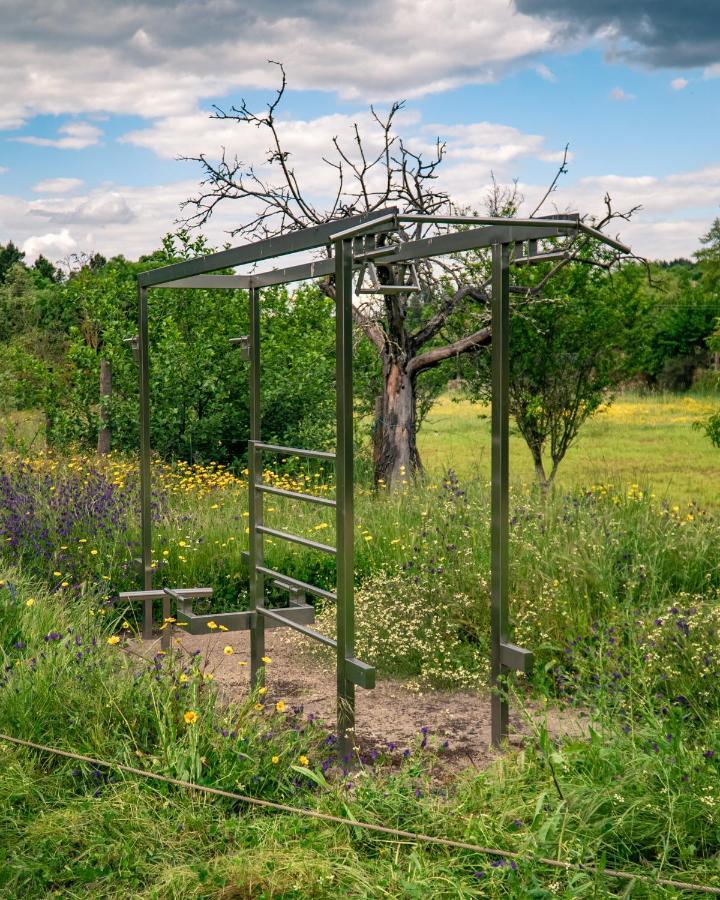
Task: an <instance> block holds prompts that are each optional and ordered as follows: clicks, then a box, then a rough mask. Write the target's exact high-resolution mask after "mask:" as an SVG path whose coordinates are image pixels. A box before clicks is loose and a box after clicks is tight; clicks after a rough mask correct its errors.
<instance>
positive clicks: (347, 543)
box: [335, 240, 355, 761]
mask: <svg viewBox="0 0 720 900" xmlns="http://www.w3.org/2000/svg"><path fill="white" fill-rule="evenodd" d="M352 301H353V280H352V240H338V241H336V242H335V329H336V331H335V353H336V363H335V372H336V378H335V380H336V396H337V401H336V418H337V440H336V448H335V454H336V467H335V469H336V471H335V479H336V489H335V496H336V502H337V506H336V510H335V528H336V537H335V540H336V545H335V546H336V550H337V553H336V563H337V584H336V589H337V730H338V750H339V753H340V756H341V758H347V759H348V761H349V759H350V757H351V756H352V753H353V749H354V747H355V685H354V684H353V682H351V681H350V680H349V679H348V677H347V662H346V661H347V659H348V658H349V657H353V656H354V655H355V598H354V589H355V584H354V582H355V547H354V515H353V474H354V473H353V369H352V355H353V334H352Z"/></svg>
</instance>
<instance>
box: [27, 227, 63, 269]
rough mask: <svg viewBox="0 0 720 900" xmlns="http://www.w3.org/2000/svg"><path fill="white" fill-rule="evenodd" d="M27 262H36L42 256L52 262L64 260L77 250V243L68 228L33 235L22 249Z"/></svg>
mask: <svg viewBox="0 0 720 900" xmlns="http://www.w3.org/2000/svg"><path fill="white" fill-rule="evenodd" d="M21 249H22V250H23V251H24V253H25V258H26V261H27V262H29V263H32V262H34V261H35V260H36V259H37V258H38V256H40V254H42V255H43V256H45V257H47V258H48V259H50V260H51V261H55V260H59V259H62V258H63V257H64V256H67V255H68V254H70V253H72V252H73V251H74V250H76V249H77V242H76V241H75V239H74V238H73V237H72V236H71V235H70V232H69V231H68V229H67V228H63V229H62V231H59V232H48V233H47V234H38V235H33V236H32V237H29V238H27V239H26V240H25V241H23V244H22V248H21Z"/></svg>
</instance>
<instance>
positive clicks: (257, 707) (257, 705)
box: [254, 703, 263, 710]
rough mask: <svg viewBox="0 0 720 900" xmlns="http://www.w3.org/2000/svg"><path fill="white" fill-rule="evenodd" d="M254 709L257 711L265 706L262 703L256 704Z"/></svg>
mask: <svg viewBox="0 0 720 900" xmlns="http://www.w3.org/2000/svg"><path fill="white" fill-rule="evenodd" d="M254 708H255V709H257V710H260V709H262V708H263V705H262V703H256V704H255V707H254Z"/></svg>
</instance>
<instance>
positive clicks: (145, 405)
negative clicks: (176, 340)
mask: <svg viewBox="0 0 720 900" xmlns="http://www.w3.org/2000/svg"><path fill="white" fill-rule="evenodd" d="M138 338H139V347H138V350H139V359H138V362H139V367H138V368H139V372H140V530H141V544H142V576H143V577H142V582H143V583H142V587H143V590H145V591H149V590H151V589H152V581H153V569H152V513H151V491H152V485H151V473H150V361H149V351H150V342H149V337H148V301H147V288H144V287H140V286H138ZM168 602H169V598H168ZM152 619H153V604H152V600H145V601H144V609H143V638H145V639H150V638H151V637H152V626H153V621H152ZM163 634H164V632H163Z"/></svg>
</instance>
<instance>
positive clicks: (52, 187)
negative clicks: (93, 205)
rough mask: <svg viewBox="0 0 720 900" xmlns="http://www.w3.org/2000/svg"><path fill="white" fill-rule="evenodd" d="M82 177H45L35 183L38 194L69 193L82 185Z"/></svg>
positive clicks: (34, 187) (34, 186)
mask: <svg viewBox="0 0 720 900" xmlns="http://www.w3.org/2000/svg"><path fill="white" fill-rule="evenodd" d="M82 185H83V181H82V179H81V178H45V179H43V181H38V182H37V184H34V185H33V190H34V191H35V192H36V193H37V194H69V193H70V192H71V191H74V190H77V188H79V187H82Z"/></svg>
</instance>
